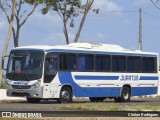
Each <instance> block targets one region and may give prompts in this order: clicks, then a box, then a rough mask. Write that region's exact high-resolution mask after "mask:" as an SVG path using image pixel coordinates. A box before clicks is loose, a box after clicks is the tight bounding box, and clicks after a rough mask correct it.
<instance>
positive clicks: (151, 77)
mask: <svg viewBox="0 0 160 120" xmlns="http://www.w3.org/2000/svg"><path fill="white" fill-rule="evenodd" d="M139 80H159V77H158V76H140V79H139Z"/></svg>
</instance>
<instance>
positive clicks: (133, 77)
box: [120, 75, 139, 81]
mask: <svg viewBox="0 0 160 120" xmlns="http://www.w3.org/2000/svg"><path fill="white" fill-rule="evenodd" d="M120 80H121V81H138V80H139V76H138V75H121V76H120Z"/></svg>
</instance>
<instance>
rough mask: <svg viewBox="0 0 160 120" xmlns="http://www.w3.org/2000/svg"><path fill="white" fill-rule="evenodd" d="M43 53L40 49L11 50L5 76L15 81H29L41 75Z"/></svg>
mask: <svg viewBox="0 0 160 120" xmlns="http://www.w3.org/2000/svg"><path fill="white" fill-rule="evenodd" d="M43 58H44V53H43V52H41V51H12V52H11V54H10V57H9V61H8V66H7V73H6V77H7V79H10V80H15V81H18V80H19V81H30V80H36V79H40V78H41V76H42V69H43Z"/></svg>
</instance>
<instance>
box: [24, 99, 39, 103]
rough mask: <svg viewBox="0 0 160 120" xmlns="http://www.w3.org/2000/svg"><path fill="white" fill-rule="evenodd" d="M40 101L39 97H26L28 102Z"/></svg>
mask: <svg viewBox="0 0 160 120" xmlns="http://www.w3.org/2000/svg"><path fill="white" fill-rule="evenodd" d="M40 101H41V99H40V98H27V102H28V103H39V102H40Z"/></svg>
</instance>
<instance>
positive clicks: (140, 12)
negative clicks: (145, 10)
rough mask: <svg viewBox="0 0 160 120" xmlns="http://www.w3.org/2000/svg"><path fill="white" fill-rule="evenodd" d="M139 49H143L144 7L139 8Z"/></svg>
mask: <svg viewBox="0 0 160 120" xmlns="http://www.w3.org/2000/svg"><path fill="white" fill-rule="evenodd" d="M138 50H140V51H142V9H141V8H140V9H139V41H138Z"/></svg>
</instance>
